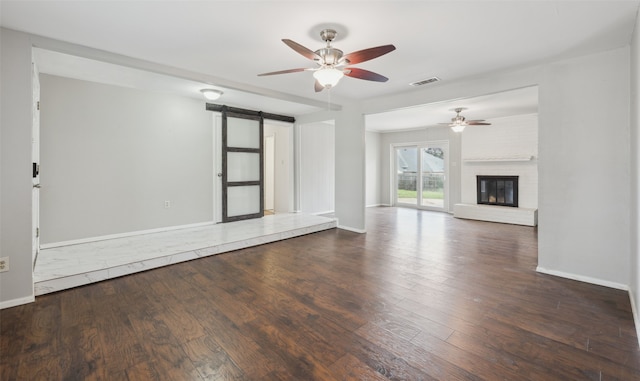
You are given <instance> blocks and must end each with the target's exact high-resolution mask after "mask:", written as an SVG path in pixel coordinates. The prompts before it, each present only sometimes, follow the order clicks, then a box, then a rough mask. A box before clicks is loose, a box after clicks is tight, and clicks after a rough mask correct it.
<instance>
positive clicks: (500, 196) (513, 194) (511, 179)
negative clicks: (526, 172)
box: [476, 175, 518, 208]
mask: <svg viewBox="0 0 640 381" xmlns="http://www.w3.org/2000/svg"><path fill="white" fill-rule="evenodd" d="M476 179H477V203H478V204H482V205H498V206H510V207H515V208H517V207H518V176H485V175H483V176H480V175H478V176H476Z"/></svg>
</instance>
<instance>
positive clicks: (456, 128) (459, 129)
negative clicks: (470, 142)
mask: <svg viewBox="0 0 640 381" xmlns="http://www.w3.org/2000/svg"><path fill="white" fill-rule="evenodd" d="M464 127H465V126H464V124H456V125H454V126H451V129H452V130H453V132H462V131H464Z"/></svg>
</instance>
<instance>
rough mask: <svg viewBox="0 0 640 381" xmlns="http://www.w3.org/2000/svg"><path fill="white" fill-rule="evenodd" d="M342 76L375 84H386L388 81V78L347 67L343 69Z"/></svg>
mask: <svg viewBox="0 0 640 381" xmlns="http://www.w3.org/2000/svg"><path fill="white" fill-rule="evenodd" d="M344 75H346V76H347V77H352V78H358V79H364V80H367V81H375V82H387V81H388V80H389V78H387V77H385V76H383V75H380V74H378V73H374V72H372V71H369V70H364V69H358V68H355V67H348V68H346V69H344Z"/></svg>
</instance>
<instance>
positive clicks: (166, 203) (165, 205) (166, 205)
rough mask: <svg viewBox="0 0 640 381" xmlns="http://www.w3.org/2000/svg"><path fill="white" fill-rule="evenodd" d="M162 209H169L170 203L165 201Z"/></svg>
mask: <svg viewBox="0 0 640 381" xmlns="http://www.w3.org/2000/svg"><path fill="white" fill-rule="evenodd" d="M164 207H165V209H168V208H171V201H165V202H164Z"/></svg>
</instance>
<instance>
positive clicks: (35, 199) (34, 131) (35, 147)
mask: <svg viewBox="0 0 640 381" xmlns="http://www.w3.org/2000/svg"><path fill="white" fill-rule="evenodd" d="M31 79H32V82H31V83H32V85H31V86H32V97H33V99H32V114H33V115H32V118H33V119H32V122H31V163H32V168H31V172H32V174H31V185H32V188H31V229H32V231H31V239H32V243H31V265H32V271H33V270H35V267H36V261H37V260H38V254H39V253H40V73H39V71H38V67H37V65H36V63H35V62H31Z"/></svg>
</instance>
